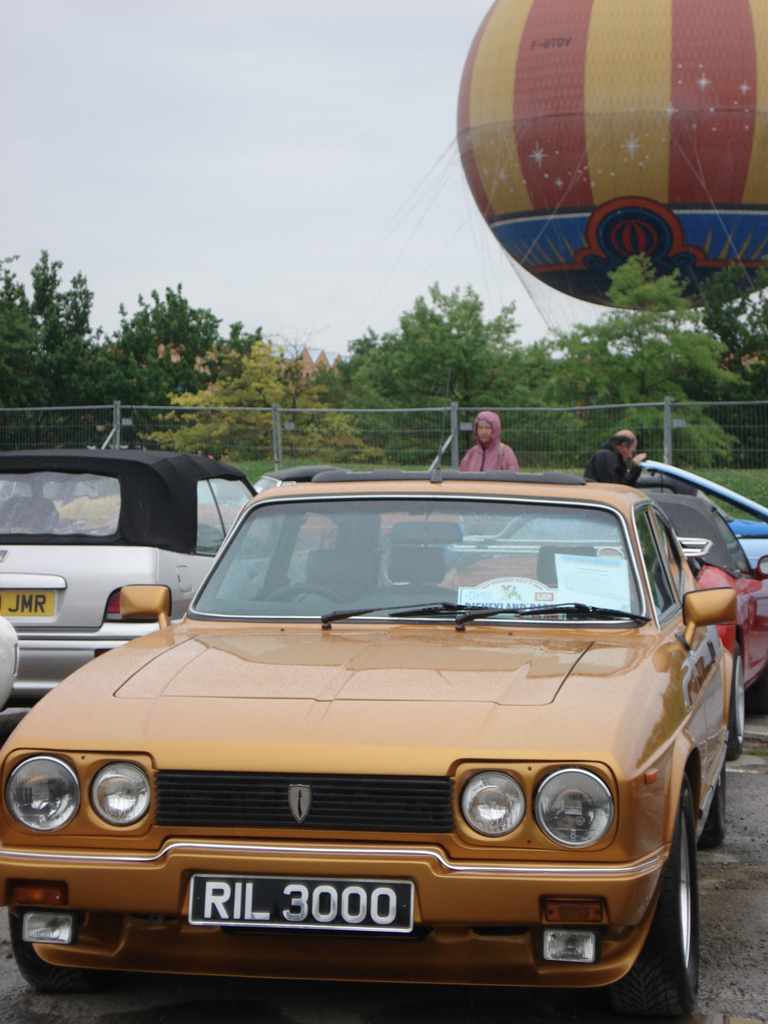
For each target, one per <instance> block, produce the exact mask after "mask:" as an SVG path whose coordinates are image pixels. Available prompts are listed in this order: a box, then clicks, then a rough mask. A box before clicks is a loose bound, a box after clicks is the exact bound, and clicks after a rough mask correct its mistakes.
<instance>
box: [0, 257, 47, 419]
mask: <svg viewBox="0 0 768 1024" xmlns="http://www.w3.org/2000/svg"><path fill="white" fill-rule="evenodd" d="M16 258H17V257H11V258H9V259H5V260H3V281H2V291H0V406H3V407H11V408H13V407H18V406H25V405H43V404H45V401H46V398H47V396H46V393H45V390H44V388H43V382H42V381H41V380H40V379H39V378H38V376H37V374H35V373H30V370H31V367H32V365H33V360H34V359H35V355H36V348H37V331H36V329H35V324H34V321H33V319H32V314H31V311H30V308H29V302H28V301H27V296H26V293H25V291H24V286H23V285H22V284H21V283H20V282H19V281H18V280H17V279H16V275H15V274H14V273H13V272H12V271H11V269H10V264H11V263H13V261H14V259H16Z"/></svg>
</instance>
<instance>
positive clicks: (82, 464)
mask: <svg viewBox="0 0 768 1024" xmlns="http://www.w3.org/2000/svg"><path fill="white" fill-rule="evenodd" d="M46 471H47V472H58V473H94V474H97V475H100V476H112V477H117V478H118V479H119V480H120V483H121V490H122V500H121V503H120V519H119V522H118V527H117V532H116V533H115V534H112V535H110V536H108V537H80V536H78V537H76V538H70V539H69V540H68V542H69V543H72V542H76V543H78V544H81V543H83V544H131V545H143V546H147V547H158V548H166V549H167V550H169V551H183V552H189V553H192V552H194V550H195V547H196V542H197V483H198V481H200V480H210V479H216V478H219V479H225V480H239V481H241V482H242V483H243V484H244V485H245V486H246V487H247V488H248V490H249V491H250V492H251V494H253V493H254V489H253V485H252V484H251V483H250V482H249V480H248V478H247V477H246V475H245V474H244V473H243V472H242V471H241V470H239V469H237V468H236V467H235V466H227V465H224V464H223V463H221V462H217V461H216V460H215V459H210V458H208V457H207V456H204V455H187V454H184V453H183V452H165V451H143V450H139V449H109V450H106V451H101V450H91V449H88V448H77V449H64V448H54V449H50V450H45V449H43V450H33V451H12V452H0V474H2V473H14V474H16V473H33V472H46ZM0 541H2V542H3V543H13V544H61V543H62V541H63V538H62V537H60V536H57V535H54V534H40V535H31V534H19V533H10V534H2V533H0Z"/></svg>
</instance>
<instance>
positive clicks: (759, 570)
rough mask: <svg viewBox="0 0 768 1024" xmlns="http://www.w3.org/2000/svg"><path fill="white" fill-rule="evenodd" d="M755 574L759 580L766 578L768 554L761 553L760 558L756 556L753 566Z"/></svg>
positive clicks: (767, 576) (767, 575) (767, 574)
mask: <svg viewBox="0 0 768 1024" xmlns="http://www.w3.org/2000/svg"><path fill="white" fill-rule="evenodd" d="M755 576H757V578H758V579H759V580H764V579H768V555H763V556H762V558H758V560H757V566H756V568H755Z"/></svg>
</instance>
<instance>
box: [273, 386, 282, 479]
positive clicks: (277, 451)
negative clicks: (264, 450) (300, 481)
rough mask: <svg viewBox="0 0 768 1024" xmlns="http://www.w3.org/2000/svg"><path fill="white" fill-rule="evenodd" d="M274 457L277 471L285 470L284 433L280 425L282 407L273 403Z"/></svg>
mask: <svg viewBox="0 0 768 1024" xmlns="http://www.w3.org/2000/svg"><path fill="white" fill-rule="evenodd" d="M272 455H273V457H274V460H275V469H282V468H283V431H282V427H281V424H280V406H279V405H278V404H277V403H276V402H273V403H272Z"/></svg>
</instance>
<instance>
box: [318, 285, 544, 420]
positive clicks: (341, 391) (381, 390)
mask: <svg viewBox="0 0 768 1024" xmlns="http://www.w3.org/2000/svg"><path fill="white" fill-rule="evenodd" d="M516 328H517V324H516V323H515V320H514V304H512V305H509V306H506V307H505V308H504V309H502V311H501V313H500V314H499V315H498V316H497V317H495V318H494V319H492V320H488V321H486V320H484V319H483V304H482V302H481V301H480V298H479V297H478V295H477V294H476V292H475V291H473V289H472V288H469V287H468V288H466V289H465V290H464V291H463V292H461V291H460V290H459V289H458V288H456V289H454V291H452V292H451V293H450V294H444V293H443V292H441V291H440V287H439V285H437V284H435V285H433V286H432V287H431V288H430V289H429V298H428V299H427V298H424V297H419V298H418V299H417V300H416V302H415V304H414V306H413V309H411V310H408V311H407V312H405V313H403V314H402V316H401V317H400V327H399V329H398V330H396V331H391V332H389V333H387V334H385V335H383V336H382V337H381V338H379V337H378V336H377V335H376V334H374V333H373V332H372V331H370V330H369V332H368V333H367V334H366V335H364V336H363V337H362V338H359V339H357V341H355V342H353V343H352V345H351V358H350V360H349V362H348V363H347V364H346V365H345V366H343V367H341V368H340V369H339V371H338V373H339V378H338V380H339V384H337V386H336V387H334V386H333V383H332V382H331V381H329V380H328V377H329V375H328V374H327V373H326V374H325V375H324V376H322V377H321V378H320V380H321V383H322V384H323V386H324V387H326V393H325V398H326V401H328V400H329V399H331V400H333V399H335V402H334V404H335V403H336V402H338V401H339V399H343V398H345V399H346V401H344V402H343V405H346V406H348V407H350V406H367V407H381V408H414V407H419V408H420V407H429V406H440V405H442V404H443V402H444V401H445V398H446V382H447V378H448V371H449V370H450V374H451V379H450V388H449V391H448V401H449V402H450V401H455V402H458V403H459V405H477V404H479V405H499V404H504V403H506V402H509V401H510V399H511V396H513V395H515V394H517V393H519V392H520V391H521V389H522V388H523V387H524V382H523V373H522V368H523V365H524V363H525V350H524V349H523V347H522V345H520V344H519V343H518V342H514V341H512V340H511V335H512V334H513V332H514V331H515V330H516ZM339 385H341V386H339ZM345 386H346V387H345Z"/></svg>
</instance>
